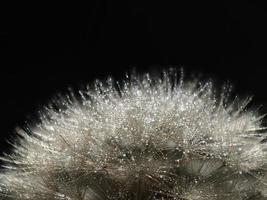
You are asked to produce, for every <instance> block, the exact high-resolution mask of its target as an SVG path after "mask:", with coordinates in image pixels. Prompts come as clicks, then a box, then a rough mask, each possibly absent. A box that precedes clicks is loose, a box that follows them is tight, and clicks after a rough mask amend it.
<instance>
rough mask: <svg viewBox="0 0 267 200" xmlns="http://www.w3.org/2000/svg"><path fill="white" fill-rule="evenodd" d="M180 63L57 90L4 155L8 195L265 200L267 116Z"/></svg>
mask: <svg viewBox="0 0 267 200" xmlns="http://www.w3.org/2000/svg"><path fill="white" fill-rule="evenodd" d="M213 88H214V87H213V84H212V82H210V81H206V82H205V81H198V80H192V81H185V80H184V78H183V77H182V75H181V73H178V72H177V71H176V70H174V69H169V70H166V71H164V72H162V74H161V75H158V76H152V75H149V74H144V75H137V74H133V73H130V74H129V75H126V76H125V79H124V81H119V82H117V81H116V80H114V79H112V78H108V79H107V80H106V81H95V84H94V85H93V86H91V87H88V88H87V89H84V90H81V91H79V95H74V94H72V93H70V94H68V95H65V96H61V97H59V98H55V99H54V100H53V101H52V103H51V104H50V105H48V106H46V107H44V110H43V112H42V113H43V114H42V115H41V116H40V119H41V120H40V122H38V123H37V124H35V125H34V126H31V127H29V128H28V129H19V130H18V137H17V140H16V141H13V143H14V144H13V145H14V149H13V151H12V153H10V154H8V155H5V156H3V157H2V158H1V159H2V160H3V161H4V165H3V169H2V171H1V173H0V191H1V192H0V197H1V199H8V200H18V199H20V200H26V199H31V200H33V199H34V200H35V199H37V200H54V199H55V200H154V199H155V200H157V199H158V200H159V199H160V200H170V199H173V200H266V199H267V146H266V143H265V142H264V141H265V137H266V135H265V132H264V127H263V126H262V122H261V121H262V119H263V116H261V115H260V114H258V113H257V111H256V110H254V109H246V105H247V104H248V102H249V101H250V99H249V98H248V99H245V100H237V99H236V100H233V101H231V100H229V90H228V89H227V88H228V87H224V90H222V91H221V92H218V91H217V90H215V89H213Z"/></svg>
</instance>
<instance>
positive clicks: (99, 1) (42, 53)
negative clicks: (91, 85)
mask: <svg viewBox="0 0 267 200" xmlns="http://www.w3.org/2000/svg"><path fill="white" fill-rule="evenodd" d="M88 2H89V3H88ZM88 2H87V4H76V3H73V2H72V3H70V4H68V3H67V2H64V3H62V4H57V5H55V4H49V3H43V4H41V3H38V4H29V5H26V4H23V5H22V6H21V7H20V8H18V9H17V10H14V13H12V15H11V17H10V18H8V17H6V18H2V20H3V26H2V29H1V32H0V34H1V35H0V36H1V37H0V42H1V43H0V45H1V46H0V50H1V54H0V58H1V59H0V64H1V72H0V73H1V75H0V81H1V82H0V85H1V101H2V103H1V104H0V106H1V108H0V111H1V112H0V115H1V132H0V136H1V138H0V150H1V151H7V149H8V147H10V145H8V144H7V142H6V139H11V136H12V135H14V132H15V127H17V126H23V124H24V122H25V121H26V120H32V119H34V117H35V115H36V113H37V111H38V110H39V109H41V107H42V105H44V104H47V102H49V99H51V98H52V97H53V96H54V95H55V94H56V93H57V92H63V93H64V92H66V88H67V87H69V86H71V87H73V88H78V87H79V86H80V85H81V84H85V83H88V82H92V81H93V80H94V79H95V78H100V79H104V78H105V77H107V76H108V75H111V76H114V77H115V78H121V77H122V76H123V74H124V72H126V71H128V70H131V69H132V68H136V70H137V71H139V72H143V71H145V72H147V71H151V70H152V71H153V70H159V69H163V68H167V67H170V66H172V67H181V66H182V67H183V68H184V71H185V73H186V74H191V73H193V72H197V73H202V74H204V75H205V77H212V78H214V79H216V80H217V81H218V82H219V83H223V82H225V81H228V80H229V81H230V82H231V83H233V85H234V88H235V90H234V93H235V94H241V96H242V95H254V99H253V103H252V105H263V108H262V109H261V110H260V112H262V113H266V112H267V94H266V91H267V90H266V72H267V67H266V66H267V65H266V64H267V61H266V53H267V51H266V44H267V42H266V41H267V40H266V36H267V31H266V22H267V20H266V16H267V14H266V7H264V6H263V4H260V3H258V2H257V1H251V2H247V1H240V2H239V1H213V2H209V1H205V2H203V1H196V2H194V1H185V2H183V1H175V3H174V2H171V1H139V0H124V1H107V0H90V1H88ZM181 2H183V3H181ZM7 25H8V26H7ZM7 27H8V28H7Z"/></svg>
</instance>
